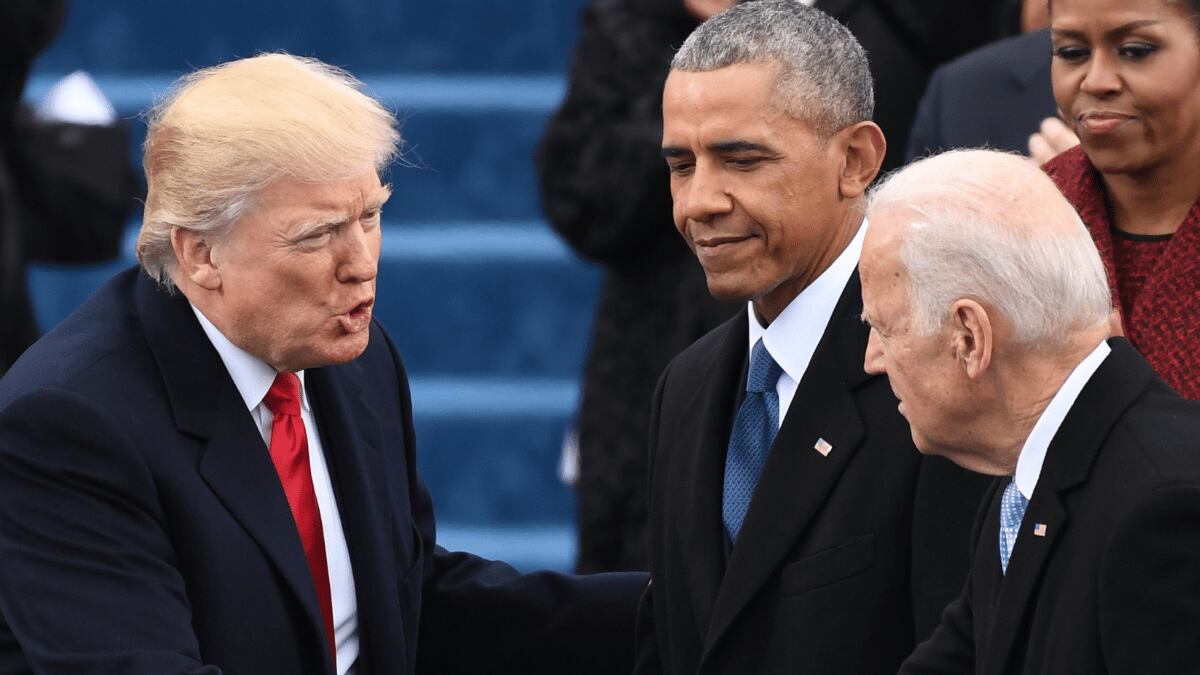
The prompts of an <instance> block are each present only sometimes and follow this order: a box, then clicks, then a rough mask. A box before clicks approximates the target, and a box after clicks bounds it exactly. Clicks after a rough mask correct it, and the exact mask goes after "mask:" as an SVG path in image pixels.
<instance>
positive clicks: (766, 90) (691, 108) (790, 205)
mask: <svg viewBox="0 0 1200 675" xmlns="http://www.w3.org/2000/svg"><path fill="white" fill-rule="evenodd" d="M774 83H775V70H774V68H772V67H771V66H768V65H763V64H738V65H734V66H729V67H727V68H722V69H719V70H715V71H710V72H703V73H691V72H682V71H672V72H671V74H670V76H669V77H668V78H667V83H666V87H665V89H664V91H663V156H664V157H665V158H666V160H667V164H668V165H669V166H670V172H671V196H672V197H673V198H674V219H675V227H676V229H678V230H679V233H680V234H681V235H683V238H684V240H685V241H686V242H687V244H688V246H689V247H690V248H691V249H692V252H693V253H695V254H696V258H697V259H699V261H700V264H701V266H703V267H704V272H705V275H706V276H707V278H708V288H709V290H710V291H711V292H712V294H713V295H715V296H717V297H720V298H726V299H738V300H747V299H753V300H754V301H755V304H756V306H757V307H758V309H759V312H760V313H761V314H763V315H764V316H765V317H766V318H768V319H770V318H773V317H774V316H776V315H778V313H779V312H780V311H782V310H783V308H784V307H786V306H787V304H788V303H789V302H791V300H792V299H793V298H795V297H796V295H798V294H799V293H800V291H801V290H803V289H804V288H805V286H807V285H808V284H809V283H810V282H811V281H812V280H813V279H815V278H816V277H817V276H818V275H819V274H820V272H821V271H823V269H824V267H826V266H828V264H829V263H830V262H831V261H832V258H833V257H836V255H830V253H831V249H833V246H834V244H835V242H836V241H837V239H838V237H839V235H841V234H844V233H843V232H842V230H843V229H844V227H845V223H844V220H845V217H844V213H843V207H842V206H841V205H840V203H839V192H838V190H839V187H838V172H839V170H840V166H841V161H842V158H840V157H839V156H838V153H837V150H836V145H835V144H833V143H830V142H828V140H827V139H825V138H822V137H821V136H819V135H818V134H816V133H814V132H813V130H812V129H811V128H810V127H809V125H808V124H807V123H805V122H803V121H801V120H797V119H795V118H793V117H791V116H790V115H788V114H787V113H785V112H783V111H781V110H779V109H777V108H776V107H775V106H774V105H773V104H772V98H773V87H774Z"/></svg>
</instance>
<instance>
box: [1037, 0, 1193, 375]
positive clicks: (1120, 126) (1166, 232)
mask: <svg viewBox="0 0 1200 675" xmlns="http://www.w3.org/2000/svg"><path fill="white" fill-rule="evenodd" d="M1050 20H1051V39H1052V41H1053V53H1054V61H1053V65H1052V69H1051V77H1052V80H1053V84H1054V97H1055V99H1056V100H1057V102H1058V106H1059V108H1060V110H1061V111H1062V116H1063V118H1064V120H1065V121H1066V123H1067V124H1068V126H1070V127H1071V128H1072V130H1073V131H1074V132H1075V133H1076V134H1077V135H1078V136H1079V140H1080V142H1081V145H1080V146H1079V147H1076V148H1074V149H1072V150H1068V151H1067V152H1064V153H1063V154H1061V155H1059V156H1058V157H1055V158H1054V159H1052V160H1051V161H1050V162H1048V163H1047V164H1046V165H1045V167H1044V168H1045V170H1046V172H1047V173H1049V174H1050V176H1051V177H1052V178H1053V179H1054V181H1055V183H1057V184H1058V187H1059V189H1061V190H1062V191H1063V194H1065V195H1066V196H1067V199H1068V200H1070V201H1071V203H1072V204H1073V205H1074V206H1075V208H1076V210H1078V211H1079V215H1080V217H1081V218H1082V219H1083V222H1084V223H1085V224H1086V225H1087V227H1088V229H1089V230H1090V231H1091V233H1092V238H1093V239H1094V240H1095V242H1096V247H1097V248H1098V249H1099V250H1100V255H1101V257H1102V258H1103V259H1104V263H1105V266H1106V267H1107V270H1108V277H1109V285H1110V286H1111V287H1112V293H1113V307H1114V309H1115V310H1116V312H1117V313H1118V314H1119V316H1114V328H1115V329H1116V330H1117V331H1119V332H1123V333H1124V335H1125V336H1126V337H1128V338H1129V340H1130V341H1131V342H1132V343H1133V344H1134V346H1135V347H1137V348H1138V350H1139V351H1140V352H1141V353H1142V355H1143V356H1145V357H1146V359H1147V360H1148V361H1149V362H1150V364H1151V365H1152V366H1154V369H1155V370H1156V371H1157V372H1158V374H1159V375H1160V376H1161V377H1162V378H1163V379H1164V380H1165V381H1166V382H1167V384H1169V385H1171V386H1172V387H1174V388H1175V389H1176V390H1178V391H1179V393H1181V394H1183V395H1184V396H1186V397H1187V398H1191V399H1200V0H1053V2H1052V3H1051V6H1050Z"/></svg>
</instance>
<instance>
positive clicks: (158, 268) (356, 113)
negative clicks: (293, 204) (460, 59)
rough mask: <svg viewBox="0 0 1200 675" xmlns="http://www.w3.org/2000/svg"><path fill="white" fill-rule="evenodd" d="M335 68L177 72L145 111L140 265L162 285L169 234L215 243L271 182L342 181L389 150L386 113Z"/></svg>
mask: <svg viewBox="0 0 1200 675" xmlns="http://www.w3.org/2000/svg"><path fill="white" fill-rule="evenodd" d="M362 89H363V84H362V83H361V82H359V81H358V80H357V79H355V78H354V77H353V76H352V75H350V74H349V73H347V72H346V71H344V70H341V69H339V68H335V67H333V66H330V65H328V64H325V63H322V62H320V61H318V60H316V59H312V58H303V57H298V56H292V55H290V54H279V53H277V54H262V55H260V56H255V57H252V58H247V59H241V60H238V61H231V62H228V63H224V64H221V65H218V66H213V67H211V68H205V69H202V70H199V71H196V72H194V73H191V74H189V75H185V76H184V77H182V78H180V80H179V81H178V82H177V83H176V85H175V86H174V87H173V89H172V90H171V92H170V93H169V94H168V95H167V96H166V97H165V98H164V99H163V100H162V101H160V102H159V103H157V104H156V105H155V106H154V107H153V108H152V109H151V110H150V111H149V112H148V113H147V126H148V130H147V133H146V144H145V148H144V155H143V160H142V162H143V167H144V169H145V172H146V183H147V194H146V209H145V215H144V217H143V219H142V228H141V231H140V232H139V233H138V239H137V257H138V261H139V262H140V263H141V265H142V268H143V269H145V271H146V273H147V274H149V275H150V276H151V277H152V278H154V279H155V280H157V281H158V282H159V284H161V285H162V286H163V287H165V288H167V289H168V290H173V289H174V282H173V281H172V280H171V274H172V272H173V271H174V268H175V265H176V259H175V252H174V249H173V248H172V246H171V232H172V231H173V230H174V229H175V228H177V227H182V228H185V229H188V230H193V231H197V232H205V233H209V234H211V236H212V237H213V238H214V239H219V238H220V237H222V236H224V235H225V234H227V233H228V231H229V228H231V227H232V226H233V224H234V223H236V222H237V221H238V220H239V219H240V218H241V217H242V216H243V215H244V214H245V213H246V212H247V210H248V209H250V208H251V206H252V205H253V201H254V197H255V195H256V193H258V192H259V191H260V190H262V189H263V188H265V187H266V186H267V185H269V184H270V183H271V182H273V181H275V180H277V179H279V178H283V177H289V178H295V179H298V180H301V181H307V182H314V183H317V182H330V181H337V180H346V179H349V178H353V177H354V176H357V175H360V174H361V173H362V172H363V171H366V170H368V169H369V168H371V167H374V168H375V170H376V171H383V170H384V169H385V168H386V167H387V166H388V165H389V164H390V163H391V162H392V160H393V159H394V158H395V157H396V156H397V154H398V153H399V149H400V142H401V141H400V134H399V132H398V131H397V130H396V118H395V116H394V115H393V114H392V113H391V112H389V111H388V110H387V109H385V108H384V107H383V106H382V105H381V104H380V103H379V101H376V100H375V99H373V98H371V97H370V96H368V95H366V94H364V93H363V91H362Z"/></svg>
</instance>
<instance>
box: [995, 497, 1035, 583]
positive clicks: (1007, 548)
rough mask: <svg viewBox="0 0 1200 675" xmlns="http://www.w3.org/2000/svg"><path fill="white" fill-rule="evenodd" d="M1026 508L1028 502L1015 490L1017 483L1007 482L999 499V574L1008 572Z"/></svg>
mask: <svg viewBox="0 0 1200 675" xmlns="http://www.w3.org/2000/svg"><path fill="white" fill-rule="evenodd" d="M1026 506H1029V500H1028V499H1025V495H1023V494H1021V491H1020V490H1018V489H1017V481H1015V480H1013V481H1009V483H1008V487H1006V488H1004V496H1003V497H1001V498H1000V571H1001V572H1005V573H1007V572H1008V558H1009V556H1011V555H1012V550H1013V546H1015V545H1016V543H1017V533H1018V532H1019V531H1020V529H1021V519H1022V518H1024V517H1025V507H1026Z"/></svg>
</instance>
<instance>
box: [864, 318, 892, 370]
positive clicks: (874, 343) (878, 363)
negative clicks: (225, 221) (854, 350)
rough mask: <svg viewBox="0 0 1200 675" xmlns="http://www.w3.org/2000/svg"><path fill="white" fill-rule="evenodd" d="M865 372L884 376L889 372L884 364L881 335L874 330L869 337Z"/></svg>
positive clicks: (865, 357)
mask: <svg viewBox="0 0 1200 675" xmlns="http://www.w3.org/2000/svg"><path fill="white" fill-rule="evenodd" d="M863 370H865V371H867V373H869V374H871V375H883V374H885V373H886V372H887V369H886V368H884V362H883V345H881V344H880V342H879V333H877V332H876V331H875V329H874V328H872V329H871V332H870V334H869V335H868V336H867V353H866V354H864V355H863Z"/></svg>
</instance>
